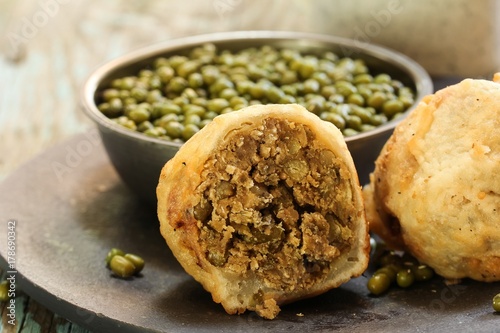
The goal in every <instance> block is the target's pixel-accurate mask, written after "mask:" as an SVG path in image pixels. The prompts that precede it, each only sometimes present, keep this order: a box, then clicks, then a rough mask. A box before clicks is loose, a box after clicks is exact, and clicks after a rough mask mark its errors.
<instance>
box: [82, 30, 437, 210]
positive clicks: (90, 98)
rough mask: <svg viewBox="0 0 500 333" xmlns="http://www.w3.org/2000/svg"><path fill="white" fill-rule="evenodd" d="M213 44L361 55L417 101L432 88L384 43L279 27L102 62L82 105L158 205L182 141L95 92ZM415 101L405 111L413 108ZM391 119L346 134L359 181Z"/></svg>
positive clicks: (176, 42)
mask: <svg viewBox="0 0 500 333" xmlns="http://www.w3.org/2000/svg"><path fill="white" fill-rule="evenodd" d="M208 42H209V43H213V44H215V45H216V46H217V47H218V48H219V49H228V50H231V51H237V50H241V49H244V48H248V47H256V46H262V45H271V46H274V47H277V48H292V49H298V50H300V51H304V52H311V53H314V52H318V51H322V50H330V51H332V52H335V53H336V54H338V55H339V56H348V57H351V58H359V59H363V60H364V61H365V62H366V63H367V65H368V66H369V68H370V70H371V71H372V72H384V73H388V74H390V75H391V76H392V77H393V78H395V79H398V80H400V81H402V82H403V83H404V84H405V85H407V86H410V87H412V88H413V89H414V91H415V92H416V98H415V101H416V103H418V102H419V101H420V100H421V99H422V97H423V96H425V95H427V94H430V93H432V92H433V85H432V81H431V79H430V77H429V75H428V74H427V72H426V71H425V70H424V69H423V68H422V67H421V66H420V65H418V64H417V63H415V62H414V61H413V60H411V59H409V58H408V57H406V56H404V55H401V54H399V53H397V52H394V51H392V50H389V49H387V48H383V47H380V46H376V45H372V44H365V43H361V42H359V41H355V40H350V39H345V38H339V37H334V36H327V35H317V34H310V33H299V32H279V31H237V32H224V33H214V34H207V35H199V36H192V37H186V38H179V39H173V40H168V41H166V42H163V43H159V44H155V45H152V46H149V47H145V48H143V49H140V50H137V51H135V52H132V53H129V54H126V55H124V56H121V57H119V58H117V59H115V60H112V61H110V62H108V63H106V64H104V65H103V66H101V67H99V68H98V69H97V70H96V71H95V72H93V73H92V75H91V76H90V77H89V78H88V79H87V81H86V82H85V84H84V86H83V91H82V95H81V105H82V108H83V110H84V111H85V113H86V114H87V115H88V116H89V117H90V118H91V119H92V120H93V121H94V122H95V123H96V124H97V127H98V129H99V132H100V135H101V138H102V142H103V144H104V147H105V149H106V151H107V153H108V154H109V157H110V159H111V162H112V163H113V165H114V167H115V168H116V170H117V171H118V174H119V175H120V177H121V178H122V179H123V181H124V182H125V183H126V184H127V185H128V186H129V187H130V188H131V189H132V190H133V191H134V192H135V193H137V195H138V196H139V197H140V198H142V199H144V200H145V201H146V202H148V203H151V204H153V205H156V185H157V183H158V178H159V174H160V171H161V168H162V167H163V165H164V164H165V163H166V162H167V161H168V160H169V159H170V158H172V157H173V156H174V155H175V153H176V152H177V150H178V149H179V147H180V146H181V144H179V143H173V142H167V141H164V140H160V139H155V138H151V137H148V136H146V135H144V134H141V133H139V132H133V131H130V130H127V129H125V128H123V127H121V126H119V125H117V124H115V123H113V122H112V121H110V120H109V119H108V118H106V116H104V115H103V114H102V113H101V112H100V111H99V110H98V109H97V106H96V99H97V96H96V92H97V91H99V90H100V89H101V88H102V87H103V86H106V85H107V84H109V83H110V82H111V81H112V80H113V79H115V78H118V77H122V76H126V75H135V74H136V73H137V72H138V70H139V69H142V68H144V67H146V66H147V65H149V64H151V63H152V61H153V60H154V59H155V58H157V57H159V56H169V55H173V54H187V52H188V51H189V50H191V49H192V48H194V47H196V46H199V45H201V44H204V43H208ZM415 106H416V105H413V106H412V107H411V108H410V109H409V110H408V111H407V112H409V111H410V110H412V109H413V108H414V107H415ZM402 118H403V117H400V118H399V119H398V120H394V121H391V122H389V123H387V124H384V125H382V126H379V127H377V128H376V129H374V130H372V131H368V132H364V133H360V134H358V135H354V136H351V137H347V138H346V142H347V146H348V148H349V150H350V152H351V154H352V157H353V159H354V163H355V165H356V168H357V171H358V174H359V178H360V183H361V184H365V183H366V182H367V181H368V177H369V173H370V172H371V171H372V170H373V168H374V161H375V159H376V158H377V156H378V154H379V152H380V150H381V148H382V146H383V145H384V143H385V142H386V141H387V139H388V138H389V136H390V135H391V133H392V131H393V129H394V127H395V126H396V124H397V123H398V122H399V121H401V119H402Z"/></svg>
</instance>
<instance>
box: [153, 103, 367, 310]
mask: <svg viewBox="0 0 500 333" xmlns="http://www.w3.org/2000/svg"><path fill="white" fill-rule="evenodd" d="M157 196H158V218H159V220H160V231H161V233H162V235H163V237H164V238H165V239H166V241H167V244H168V246H169V247H170V249H171V250H172V252H173V254H174V255H175V257H176V258H177V259H178V261H179V262H180V264H181V265H182V266H183V267H184V269H185V270H186V272H187V273H189V274H190V275H192V276H193V277H194V278H195V279H196V280H197V281H198V282H200V283H201V284H202V285H203V287H204V288H205V289H206V290H207V291H209V292H210V293H211V294H212V297H213V300H214V301H215V302H217V303H221V304H222V306H223V307H224V309H225V310H226V311H227V312H228V313H230V314H234V313H242V312H244V311H245V310H253V311H256V312H257V313H258V314H259V315H261V316H263V317H265V318H269V319H272V318H274V317H275V316H276V315H277V314H278V312H279V311H280V308H279V305H281V304H285V303H288V302H291V301H294V300H297V299H301V298H306V297H311V296H314V295H318V294H320V293H323V292H325V291H327V290H329V289H332V288H335V287H338V286H339V285H340V284H342V283H344V282H346V281H348V280H349V279H350V278H351V277H354V276H359V275H360V274H361V273H363V271H364V270H365V269H366V266H367V264H368V253H369V236H368V230H367V224H366V220H365V216H364V207H363V200H362V196H361V188H360V186H359V182H358V178H357V173H356V170H355V168H354V164H353V161H352V158H351V155H350V153H349V151H348V150H347V147H346V144H345V142H344V139H343V136H342V134H341V133H340V131H339V130H338V129H337V128H335V127H334V126H333V125H331V124H329V123H326V122H323V121H321V120H320V119H319V118H318V117H317V116H315V115H313V114H311V113H310V112H308V111H307V110H305V109H304V108H303V107H301V106H298V105H265V106H262V105H259V106H251V107H248V108H245V109H243V110H240V111H237V112H233V113H229V114H226V115H223V116H219V117H216V118H215V119H214V120H213V121H212V122H211V123H210V124H208V125H207V126H205V127H204V128H203V129H202V130H201V131H200V132H198V133H197V134H196V135H195V136H193V137H192V138H191V139H190V140H189V141H188V142H186V143H185V144H184V145H183V146H182V148H181V149H180V150H179V152H178V153H177V154H176V156H175V157H174V158H173V159H171V160H170V161H169V162H168V163H167V164H166V165H165V167H164V168H163V170H162V172H161V176H160V179H159V184H158V187H157Z"/></svg>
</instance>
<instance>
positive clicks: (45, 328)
mask: <svg viewBox="0 0 500 333" xmlns="http://www.w3.org/2000/svg"><path fill="white" fill-rule="evenodd" d="M277 3H278V2H277ZM305 3H306V1H302V0H291V1H288V2H287V5H288V6H293V8H294V9H295V11H296V12H302V13H303V14H304V16H303V17H306V15H307V10H308V7H307V6H305ZM260 5H261V8H264V7H262V6H265V8H266V11H265V12H262V11H257V10H250V8H249V3H248V2H245V1H244V0H206V1H191V0H183V1H140V0H108V1H96V0H87V1H81V0H41V1H38V0H19V1H16V0H3V1H1V2H0V35H1V36H2V37H4V38H2V39H1V41H0V43H1V44H0V50H1V57H0V181H1V180H2V179H4V178H5V177H7V176H8V175H9V173H11V172H12V171H14V170H15V169H17V168H18V167H19V166H20V165H21V164H23V163H26V162H27V161H29V159H31V158H32V157H34V156H35V155H37V154H39V153H42V152H43V151H44V150H46V149H47V148H49V147H50V146H52V145H54V144H55V143H58V142H61V141H63V140H65V139H67V138H69V137H71V136H73V135H75V134H77V133H81V132H83V131H85V130H86V129H88V128H89V127H91V126H92V124H91V122H90V120H89V119H87V118H86V116H85V115H84V114H83V113H82V112H81V110H80V109H79V107H78V98H79V90H80V87H81V85H82V83H83V82H84V80H85V78H86V77H87V76H88V75H89V74H90V73H91V72H92V70H93V69H95V68H96V67H97V66H98V65H99V64H101V63H103V62H105V61H107V60H110V59H112V58H114V57H117V56H119V55H121V54H124V53H126V52H128V51H130V50H133V49H136V48H139V47H141V46H144V45H148V44H151V43H154V42H159V41H164V40H166V39H169V38H173V37H180V36H185V35H193V34H200V33H207V32H212V31H227V30H244V29H268V28H276V27H278V28H281V29H282V30H284V29H287V28H292V27H295V29H296V30H305V31H316V32H325V31H318V30H319V29H317V27H315V26H312V25H310V26H308V25H307V24H308V23H307V22H305V23H304V22H302V23H303V24H305V26H303V27H302V29H301V28H300V26H297V17H295V16H293V15H292V16H286V15H284V16H283V17H282V18H281V21H280V24H279V25H272V24H268V25H266V24H261V23H262V22H275V20H272V19H271V17H269V15H270V14H269V13H270V12H272V10H270V7H272V6H276V7H278V4H274V3H273V4H270V3H268V2H267V1H264V2H262V1H261V4H260ZM281 6H283V2H281ZM254 7H256V6H254ZM254 9H255V8H254ZM271 9H272V8H271ZM319 10H321V9H319ZM266 16H268V17H269V19H266ZM263 18H264V19H263ZM312 21H314V20H309V22H312ZM259 22H261V23H259ZM6 222H7V221H2V226H3V225H4V223H6ZM1 244H2V246H3V244H4V241H3V240H2V242H1ZM0 311H1V313H2V323H1V326H0V333H3V332H9V333H10V332H72V333H76V332H87V330H86V329H83V328H81V327H79V326H78V325H76V324H73V323H70V322H68V321H66V320H65V319H64V318H61V317H59V316H57V315H55V314H53V313H52V312H50V311H49V310H47V309H46V308H44V307H43V305H41V304H38V303H37V302H36V301H34V300H33V299H31V298H30V297H29V296H28V295H23V294H22V293H21V295H18V296H17V299H16V314H17V316H16V318H17V321H16V323H15V325H14V326H13V325H10V324H9V323H8V322H7V318H6V313H7V309H6V303H2V305H1V308H0Z"/></svg>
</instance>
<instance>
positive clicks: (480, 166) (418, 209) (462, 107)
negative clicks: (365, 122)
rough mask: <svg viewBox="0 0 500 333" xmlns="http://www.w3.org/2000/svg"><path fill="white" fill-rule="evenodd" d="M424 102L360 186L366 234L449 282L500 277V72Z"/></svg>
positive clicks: (398, 129)
mask: <svg viewBox="0 0 500 333" xmlns="http://www.w3.org/2000/svg"><path fill="white" fill-rule="evenodd" d="M494 81H495V82H491V81H487V80H472V79H466V80H463V81H462V82H460V83H458V84H456V85H453V86H449V87H447V88H444V89H442V90H440V91H438V92H436V93H435V94H433V95H429V96H427V97H425V98H424V99H423V101H422V102H421V103H420V104H419V105H418V107H417V108H416V109H415V110H414V111H412V112H411V114H410V115H409V116H408V117H407V118H406V119H405V120H404V121H403V122H401V123H400V124H399V125H398V126H397V127H396V129H395V131H394V133H393V135H392V136H391V138H390V139H389V140H388V142H387V143H386V145H385V146H384V148H383V149H382V151H381V153H380V156H379V157H378V159H377V161H376V163H375V170H374V172H373V173H372V174H371V176H370V184H369V185H367V186H366V187H365V188H364V190H363V195H364V197H365V206H366V216H367V220H368V222H369V224H370V231H373V232H374V233H376V234H378V235H380V236H381V238H383V239H384V240H385V241H386V242H387V243H388V244H389V245H392V246H393V247H395V248H400V249H406V250H408V251H409V252H410V253H411V254H413V255H414V256H415V257H416V258H417V259H418V260H419V261H421V262H422V263H425V264H427V265H429V266H431V267H432V268H434V270H435V271H436V272H437V273H438V274H439V275H441V276H443V277H445V278H447V279H461V278H472V279H475V280H478V281H499V280H500V84H499V83H500V74H497V75H495V77H494Z"/></svg>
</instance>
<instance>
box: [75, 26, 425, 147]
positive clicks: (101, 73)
mask: <svg viewBox="0 0 500 333" xmlns="http://www.w3.org/2000/svg"><path fill="white" fill-rule="evenodd" d="M243 39H251V40H255V41H258V40H290V41H293V40H304V41H307V42H319V43H328V44H336V45H338V46H339V47H341V48H345V49H346V50H347V49H348V50H351V51H353V52H352V53H356V52H357V53H360V54H361V53H363V54H367V55H369V56H373V57H376V58H378V59H380V60H382V61H384V62H387V63H390V64H391V65H393V66H395V67H399V68H400V69H401V70H403V71H405V72H407V74H408V76H409V78H410V79H411V80H412V81H413V83H414V84H415V90H416V91H415V92H416V95H415V103H414V104H413V105H412V106H411V107H410V108H408V109H407V110H406V111H405V112H404V114H403V115H402V116H400V117H398V118H397V119H393V120H391V121H389V122H387V123H386V124H383V125H381V126H377V127H376V128H374V129H373V130H370V131H366V132H362V133H358V134H355V135H352V136H348V137H344V139H345V141H346V143H349V142H352V141H357V140H360V141H363V140H364V139H366V138H368V137H376V136H378V135H382V134H383V133H385V132H387V131H389V130H391V129H394V127H395V126H396V125H397V124H398V123H399V122H401V121H402V120H403V119H404V118H405V117H406V115H408V113H409V112H410V111H411V110H413V109H414V108H415V107H416V106H417V105H418V104H419V103H420V100H421V99H422V98H423V97H424V96H425V95H428V94H431V93H432V92H433V88H434V87H433V82H432V80H431V78H430V76H429V74H428V73H427V71H426V70H425V69H424V68H423V67H422V66H421V65H420V64H418V63H417V62H416V61H414V60H413V59H411V58H410V57H408V56H406V55H404V54H402V53H400V52H398V51H395V50H392V49H390V48H388V47H385V46H381V45H378V44H374V43H369V42H364V41H360V40H355V39H350V38H346V37H340V36H335V35H327V34H321V33H310V32H299V31H279V30H277V31H273V30H242V31H229V32H214V33H206V34H198V35H191V36H185V37H177V38H172V39H167V40H165V41H161V42H156V43H153V44H150V45H148V46H144V47H141V48H138V49H135V50H133V51H131V52H128V53H126V54H123V55H121V56H118V57H116V58H114V59H111V60H109V61H107V62H105V63H103V64H101V65H100V66H98V67H97V68H96V69H95V70H94V71H93V72H91V74H90V75H89V76H88V77H87V79H86V80H85V81H84V84H83V86H82V88H81V91H80V106H81V108H82V109H83V110H84V112H85V113H86V114H87V116H88V117H90V118H91V119H92V120H93V121H94V122H95V123H97V124H98V125H99V126H102V127H105V128H107V129H108V130H111V131H113V132H116V133H119V134H120V135H122V136H126V137H132V138H135V139H138V140H141V141H144V142H149V143H151V144H161V145H164V146H170V147H173V148H179V147H180V146H182V145H183V143H180V142H172V141H165V140H162V139H158V138H154V137H149V136H147V135H144V134H142V133H139V132H135V131H132V130H128V129H126V128H124V127H123V126H120V125H118V124H114V123H113V122H112V121H110V119H109V118H108V117H106V116H105V115H104V114H102V113H101V112H100V111H99V109H98V108H97V105H96V103H94V95H95V92H96V91H97V89H98V87H99V84H100V82H101V80H102V79H103V78H105V77H106V76H107V75H108V74H109V73H111V72H113V71H114V70H116V69H117V68H123V67H126V66H128V65H131V64H134V63H137V62H139V61H141V60H144V59H147V58H152V57H155V56H160V55H161V54H162V53H165V52H168V51H175V50H176V49H189V48H192V47H195V46H198V45H200V44H203V43H210V42H213V43H217V42H231V41H235V42H236V41H241V40H243ZM344 55H345V54H344Z"/></svg>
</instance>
